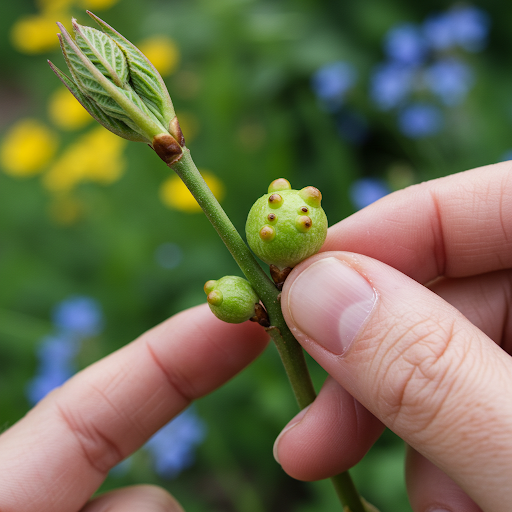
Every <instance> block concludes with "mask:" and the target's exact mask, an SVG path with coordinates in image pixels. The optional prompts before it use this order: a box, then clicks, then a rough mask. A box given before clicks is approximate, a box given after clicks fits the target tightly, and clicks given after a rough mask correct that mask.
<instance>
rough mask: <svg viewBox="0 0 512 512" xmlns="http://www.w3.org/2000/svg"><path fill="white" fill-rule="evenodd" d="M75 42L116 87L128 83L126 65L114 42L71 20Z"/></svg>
mask: <svg viewBox="0 0 512 512" xmlns="http://www.w3.org/2000/svg"><path fill="white" fill-rule="evenodd" d="M73 30H74V31H75V41H76V44H77V45H78V47H79V48H80V49H81V50H82V51H83V52H84V54H85V56H86V57H87V58H88V59H89V60H90V61H91V62H92V63H93V64H94V65H95V66H96V67H97V68H98V69H99V70H100V71H101V72H102V73H103V75H105V76H106V77H107V78H110V79H111V80H112V81H113V82H114V83H115V84H116V85H117V86H118V87H123V86H124V85H125V84H126V83H127V82H128V64H127V63H126V58H125V56H124V54H123V52H122V50H121V49H120V48H119V46H118V45H117V44H116V42H115V41H114V40H113V39H111V38H110V37H108V36H107V35H106V34H104V33H103V32H101V31H100V30H97V29H95V28H91V27H84V26H81V25H79V24H78V23H77V22H76V20H73Z"/></svg>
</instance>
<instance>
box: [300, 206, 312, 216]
mask: <svg viewBox="0 0 512 512" xmlns="http://www.w3.org/2000/svg"><path fill="white" fill-rule="evenodd" d="M308 212H309V208H308V207H307V206H301V207H300V208H299V212H298V213H299V215H302V214H303V213H308Z"/></svg>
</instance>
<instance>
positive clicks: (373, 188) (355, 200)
mask: <svg viewBox="0 0 512 512" xmlns="http://www.w3.org/2000/svg"><path fill="white" fill-rule="evenodd" d="M390 192H391V191H390V189H389V186H388V185H387V184H386V182H385V181H383V180H380V179H377V178H361V179H359V180H356V181H354V182H353V183H352V184H351V185H350V189H349V195H350V200H351V201H352V204H353V205H354V206H355V207H356V208H357V209H358V210H360V209H361V208H364V207H366V206H368V205H369V204H372V203H373V202H375V201H377V199H380V198H381V197H384V196H385V195H387V194H389V193H390Z"/></svg>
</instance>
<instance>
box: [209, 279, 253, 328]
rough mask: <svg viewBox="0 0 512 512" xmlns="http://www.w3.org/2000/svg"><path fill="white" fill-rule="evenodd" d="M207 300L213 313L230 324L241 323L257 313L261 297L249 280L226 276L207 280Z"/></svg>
mask: <svg viewBox="0 0 512 512" xmlns="http://www.w3.org/2000/svg"><path fill="white" fill-rule="evenodd" d="M204 291H205V293H206V294H207V297H206V300H207V302H208V305H209V306H210V309H211V310H212V313H213V314H214V315H215V316H216V317H217V318H219V319H220V320H223V321H224V322H229V323H230V324H239V323H242V322H245V321H246V320H249V318H252V317H253V316H254V315H255V306H256V304H258V303H259V301H260V299H259V297H258V295H257V294H256V292H255V291H254V289H253V287H252V286H251V285H250V284H249V282H248V281H246V280H245V279H243V278H242V277H238V276H225V277H222V278H221V279H218V280H216V281H215V280H210V281H207V282H206V283H205V285H204Z"/></svg>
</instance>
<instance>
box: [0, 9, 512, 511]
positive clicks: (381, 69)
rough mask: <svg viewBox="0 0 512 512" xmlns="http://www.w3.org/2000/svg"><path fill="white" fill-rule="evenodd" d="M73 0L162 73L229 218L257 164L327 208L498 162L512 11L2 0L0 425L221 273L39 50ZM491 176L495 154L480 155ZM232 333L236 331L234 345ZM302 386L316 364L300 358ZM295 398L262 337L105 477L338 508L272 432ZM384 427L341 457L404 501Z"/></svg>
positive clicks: (176, 201) (371, 488) (194, 500)
mask: <svg viewBox="0 0 512 512" xmlns="http://www.w3.org/2000/svg"><path fill="white" fill-rule="evenodd" d="M85 9H90V10H92V11H93V12H95V13H97V14H98V15H99V16H100V17H102V18H103V19H104V20H105V21H107V23H109V24H111V25H113V26H114V27H115V28H116V29H117V30H119V31H120V32H121V33H122V34H123V35H125V36H126V37H127V38H128V39H129V40H131V41H132V42H133V43H135V44H137V45H139V47H140V48H141V49H142V50H143V51H144V52H145V53H146V54H147V55H148V57H149V58H150V59H151V60H152V61H153V62H154V64H155V65H156V67H157V68H158V69H159V70H160V72H161V73H162V75H163V77H164V79H165V81H166V83H167V85H168V88H169V91H170V93H171V97H172V99H173V102H174V105H175V108H176V110H177V114H178V117H179V119H180V123H181V126H182V128H183V131H184V134H185V137H186V140H187V146H188V147H190V149H191V151H192V154H193V157H194V160H195V162H196V163H197V164H198V166H199V168H200V169H201V172H202V173H203V176H204V177H205V179H206V181H207V182H208V183H209V184H210V186H211V188H212V190H213V191H214V193H215V194H216V195H217V197H218V198H219V199H220V201H221V203H222V205H223V206H224V208H225V210H226V211H227V213H228V215H229V216H230V217H231V219H232V220H233V222H234V224H235V226H236V227H237V228H238V229H239V230H240V231H242V232H243V230H244V224H245V217H246V215H247V212H248V210H249V208H250V206H251V205H252V203H253V202H254V201H255V199H257V198H258V197H259V196H261V195H262V194H264V193H265V192H266V189H267V186H268V184H269V183H270V182H271V181H272V180H273V179H275V178H278V177H285V178H287V179H288V180H289V181H290V182H291V183H292V186H293V187H294V188H297V189H299V188H302V187H304V186H307V185H313V186H315V187H318V188H319V189H320V190H322V192H323V206H324V209H325V211H326V213H327V215H328V218H329V221H330V224H334V223H336V222H337V221H338V220H340V219H342V218H343V217H345V216H347V215H349V214H351V213H353V212H354V211H356V210H357V209H359V208H362V207H364V206H365V205H367V204H369V203H371V202H372V201H374V200H376V199H378V198H379V197H381V196H383V195H385V194H387V193H389V192H390V191H392V190H396V189H399V188H403V187H405V186H408V185H411V184H414V183H418V182H421V181H424V180H427V179H432V178H436V177H440V176H443V175H446V174H451V173H455V172H459V171H463V170H465V169H469V168H473V167H478V166H481V165H486V164H490V163H494V162H498V161H502V160H508V159H509V158H512V68H511V66H510V62H511V55H512V36H511V31H510V23H509V19H510V17H511V16H512V5H508V4H507V3H505V2H498V1H495V0H487V1H486V2H483V1H482V2H480V3H471V4H467V3H458V4H456V3H452V2H442V1H426V0H423V1H419V2H409V1H405V0H380V1H379V0H360V1H357V2H349V1H335V0H267V1H264V0H168V1H163V0H162V1H157V0H144V1H141V0H55V1H52V0H38V1H36V2H33V1H29V0H17V1H16V2H2V3H1V5H0V63H1V68H0V69H1V71H0V430H1V429H3V428H6V427H8V426H9V425H11V424H12V423H14V422H15V421H16V420H18V419H19V418H20V417H21V416H23V415H24V414H25V413H26V411H27V410H28V409H29V408H30V407H31V406H32V405H33V404H34V403H35V402H37V401H38V400H39V399H40V398H41V397H42V396H44V395H45V394H46V393H47V392H48V391H49V390H50V389H52V388H53V387H55V386H57V385H59V384H61V383H62V382H63V381H65V380H66V379H67V378H68V377H69V376H71V375H72V374H73V373H74V372H76V371H77V370H78V369H80V368H83V367H84V366H86V365H88V364H90V363H91V362H93V361H95V360H97V359H99V358H101V357H103V356H105V355H106V354H108V353H110V352H112V351H113V350H115V349H117V348H119V347H121V346H123V345H124V344H126V343H127V342H129V341H131V340H132V339H134V338H136V337H137V336H138V335H140V334H141V333H142V332H143V331H145V330H147V329H148V328H150V327H152V326H154V325H155V324H157V323H159V322H161V321H163V320H164V319H166V318H167V317H169V316H170V315H172V314H174V313H177V312H179V311H181V310H183V309H184V308H187V307H190V306H192V305H195V304H198V303H201V302H204V300H205V295H204V292H203V284H204V282H205V281H207V280H209V279H216V278H219V277H221V276H222V275H225V274H238V275H239V274H240V273H239V271H238V269H237V268H236V266H235V264H234V262H233V260H232V258H231V257H230V255H229V253H228V252H227V250H226V249H225V247H224V245H223V244H222V242H221V241H220V240H219V238H218V237H217V235H216V233H215V232H214V230H213V229H212V228H211V226H210V225H209V223H208V221H207V220H206V218H205V217H204V216H203V215H202V214H201V213H200V211H199V208H198V207H197V205H196V204H195V202H194V201H193V199H191V197H190V196H189V195H188V193H187V191H186V190H185V189H184V188H183V186H182V185H181V183H180V182H179V180H178V179H177V178H176V177H174V176H173V175H172V173H171V172H170V170H169V169H168V168H166V167H165V165H163V164H162V162H161V161H160V160H159V159H158V157H157V156H156V155H155V154H154V153H153V152H152V151H151V150H150V149H148V148H147V147H146V146H144V145H143V144H138V143H128V142H127V141H124V140H121V139H119V138H117V137H116V136H114V135H112V134H110V133H109V132H108V131H107V130H105V129H104V128H102V127H100V126H99V125H97V124H96V123H95V122H94V121H92V119H91V118H90V117H89V116H88V114H87V113H86V112H85V111H84V110H83V109H82V107H81V106H80V105H79V104H78V103H77V102H76V101H75V100H74V99H73V98H72V96H71V95H70V94H69V93H68V92H67V91H66V90H65V89H64V88H63V86H62V85H61V84H60V82H59V81H58V79H57V78H56V77H55V76H54V74H53V73H52V72H51V70H50V68H49V67H48V65H47V63H46V60H47V59H51V60H52V61H53V62H54V63H55V64H56V65H57V66H58V67H61V68H62V69H65V66H64V62H63V58H62V57H61V55H60V51H59V48H58V41H57V37H56V33H57V32H58V29H57V27H56V26H55V22H56V21H61V22H63V23H64V25H66V26H67V27H68V29H69V28H70V20H71V17H72V16H74V17H76V18H77V19H78V22H79V23H82V24H91V20H90V19H89V18H88V16H87V15H86V14H85ZM489 172H492V169H490V170H489ZM241 342H243V340H241ZM311 363H312V364H311V366H312V372H313V376H314V380H315V383H316V385H317V387H320V386H321V383H322V381H323V379H324V378H325V374H324V372H323V371H322V370H321V369H320V368H318V367H317V366H315V365H314V363H313V362H311ZM295 413H296V406H295V402H294V399H293V396H292V393H291V391H290V388H289V385H288V383H287V381H286V377H285V375H284V371H283V370H282V368H281V363H280V361H279V359H278V356H277V353H276V351H275V349H274V348H273V347H269V348H268V349H267V350H266V352H265V353H264V354H263V356H262V357H260V359H258V360H257V361H256V362H255V363H254V364H253V365H251V366H250V367H249V368H248V369H247V370H245V371H244V372H243V373H241V374H240V375H239V376H237V377H236V378H235V379H234V380H233V381H231V382H230V383H229V384H228V385H226V386H224V387H223V388H222V389H220V390H218V391H216V392H215V393H213V394H212V395H210V396H208V397H206V398H204V399H201V400H199V401H198V402H197V403H196V404H195V405H194V406H193V407H192V408H191V409H189V410H187V411H186V412H185V413H184V414H182V415H181V416H180V417H179V418H178V419H177V420H175V421H173V422H171V423H170V424H169V425H168V426H167V427H165V428H164V429H162V431H160V432H159V433H158V434H157V435H156V436H155V437H154V438H153V439H152V440H151V441H150V442H149V443H148V444H147V445H146V446H145V447H144V448H143V449H141V450H140V451H139V452H137V453H136V454H135V455H134V456H132V457H131V458H130V459H128V460H127V461H126V462H124V463H122V464H121V465H120V466H118V467H116V468H115V469H114V470H113V471H112V473H111V475H110V476H109V477H108V479H107V481H106V483H105V484H104V486H103V487H102V489H103V490H104V489H110V488H114V487H118V486H122V485H128V484H132V483H143V482H145V483H156V484H159V485H163V486H165V487H166V488H167V489H169V491H170V492H171V493H173V494H174V495H175V496H176V497H177V498H178V499H179V500H180V501H181V503H182V504H183V506H184V508H185V509H186V510H187V512H203V511H212V510H215V511H226V512H229V511H237V512H263V511H271V512H272V511H276V512H277V511H279V512H287V511H294V512H313V511H314V512H318V511H321V510H325V511H331V510H337V509H338V508H339V505H338V504H337V501H336V497H335V495H334V492H333V490H332V489H331V487H330V484H329V483H328V482H318V483H302V482H296V481H294V480H292V479H290V478H289V477H287V475H286V474H284V472H283V471H282V470H281V468H280V467H279V465H278V464H277V463H276V462H275V461H274V459H273V457H272V444H273V441H274V439H275V437H276V436H277V435H278V433H279V432H280V430H281V428H282V427H283V426H284V425H285V424H286V423H287V422H288V421H289V420H290V419H291V418H292V417H293V416H294V415H295ZM403 454H404V447H403V444H402V442H401V441H400V440H399V439H398V438H397V437H396V436H394V435H393V434H392V433H390V432H386V433H385V434H384V435H383V436H382V438H381V439H380V440H379V442H378V443H377V444H376V446H375V447H374V448H372V450H371V451H370V452H369V453H368V455H367V456H366V457H365V459H364V460H363V462H362V463H361V464H359V465H358V466H357V467H356V468H355V469H354V470H353V471H352V473H353V475H354V478H355V481H356V484H357V485H358V487H359V488H360V490H361V491H362V494H363V495H364V496H365V497H366V498H367V499H368V500H369V501H371V502H372V503H374V504H375V505H377V506H378V507H379V508H380V509H381V510H382V512H386V511H394V512H407V511H410V506H409V505H408V501H407V498H406V494H405V488H404V481H403V480H404V478H403V463H402V459H403Z"/></svg>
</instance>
